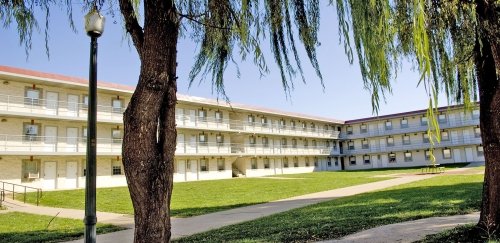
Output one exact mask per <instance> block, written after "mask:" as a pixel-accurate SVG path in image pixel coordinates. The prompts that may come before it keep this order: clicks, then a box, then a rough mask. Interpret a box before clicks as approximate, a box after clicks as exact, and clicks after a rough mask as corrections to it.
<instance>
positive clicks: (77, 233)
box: [0, 212, 122, 243]
mask: <svg viewBox="0 0 500 243" xmlns="http://www.w3.org/2000/svg"><path fill="white" fill-rule="evenodd" d="M52 218H53V217H51V216H43V215H34V214H26V213H18V212H9V213H2V214H0V242H10V243H14V242H60V241H68V240H74V239H78V238H81V237H83V230H84V225H83V222H82V220H77V219H65V218H55V219H54V220H53V221H52V222H51V223H50V225H49V222H50V220H51V219H52ZM47 225H49V226H48V227H47ZM121 229H122V228H120V227H117V226H113V225H109V224H97V233H98V234H104V233H109V232H113V231H118V230H121Z"/></svg>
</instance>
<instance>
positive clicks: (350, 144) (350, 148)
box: [347, 141, 354, 150]
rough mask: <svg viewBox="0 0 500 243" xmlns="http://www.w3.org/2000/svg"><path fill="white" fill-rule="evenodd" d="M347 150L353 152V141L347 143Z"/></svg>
mask: <svg viewBox="0 0 500 243" xmlns="http://www.w3.org/2000/svg"><path fill="white" fill-rule="evenodd" d="M347 148H348V149H349V150H354V141H349V142H348V143H347Z"/></svg>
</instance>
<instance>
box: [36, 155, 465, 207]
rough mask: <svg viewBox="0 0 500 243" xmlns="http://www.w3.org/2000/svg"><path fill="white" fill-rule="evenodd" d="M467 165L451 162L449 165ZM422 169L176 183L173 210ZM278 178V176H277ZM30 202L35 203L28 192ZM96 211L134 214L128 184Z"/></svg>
mask: <svg viewBox="0 0 500 243" xmlns="http://www.w3.org/2000/svg"><path fill="white" fill-rule="evenodd" d="M464 165H465V164H454V165H449V167H450V168H455V167H461V166H464ZM419 172H420V168H405V169H375V170H360V171H339V172H315V173H307V174H291V175H279V176H278V177H285V178H289V179H290V180H287V179H270V178H238V179H226V180H212V181H194V182H182V183H174V191H173V196H172V203H171V210H172V216H174V217H190V216H196V215H202V214H206V213H211V212H217V211H221V210H227V209H231V208H236V207H241V206H248V205H253V204H258V203H264V202H269V201H274V200H278V199H283V198H288V197H293V196H298V195H303V194H308V193H313V192H319V191H325V190H331V189H336V188H342V187H347V186H352V185H358V184H364V183H369V182H375V181H381V180H386V179H389V178H375V177H373V176H376V175H388V174H399V173H419ZM275 177H276V176H275ZM84 193H85V192H84V190H81V189H80V190H67V191H49V192H44V193H43V197H42V199H41V201H40V205H44V206H49V207H60V208H75V209H83V208H84V203H85V200H84V195H85V194H84ZM27 201H28V202H30V203H34V201H35V197H34V195H33V194H31V195H29V196H28V198H27ZM97 210H98V211H102V212H114V213H121V214H133V208H132V203H131V200H130V196H129V192H128V188H127V187H114V188H98V189H97Z"/></svg>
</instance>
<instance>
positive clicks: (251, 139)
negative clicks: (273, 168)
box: [249, 136, 256, 147]
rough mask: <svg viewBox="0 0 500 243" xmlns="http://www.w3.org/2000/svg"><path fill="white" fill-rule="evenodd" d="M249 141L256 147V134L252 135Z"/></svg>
mask: <svg viewBox="0 0 500 243" xmlns="http://www.w3.org/2000/svg"><path fill="white" fill-rule="evenodd" d="M249 143H250V146H251V147H255V144H256V139H255V136H250V138H249Z"/></svg>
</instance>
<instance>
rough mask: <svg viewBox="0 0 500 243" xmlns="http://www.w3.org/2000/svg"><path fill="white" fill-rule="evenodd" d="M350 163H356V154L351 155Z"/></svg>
mask: <svg viewBox="0 0 500 243" xmlns="http://www.w3.org/2000/svg"><path fill="white" fill-rule="evenodd" d="M349 164H350V165H356V156H351V157H349Z"/></svg>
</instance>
